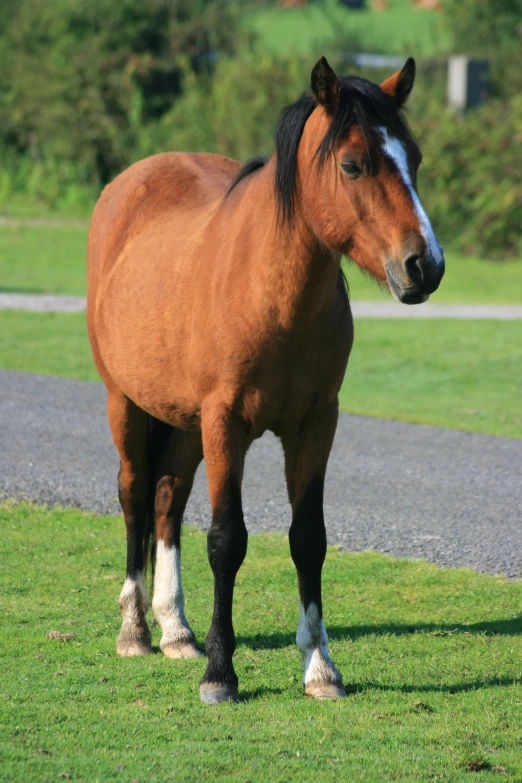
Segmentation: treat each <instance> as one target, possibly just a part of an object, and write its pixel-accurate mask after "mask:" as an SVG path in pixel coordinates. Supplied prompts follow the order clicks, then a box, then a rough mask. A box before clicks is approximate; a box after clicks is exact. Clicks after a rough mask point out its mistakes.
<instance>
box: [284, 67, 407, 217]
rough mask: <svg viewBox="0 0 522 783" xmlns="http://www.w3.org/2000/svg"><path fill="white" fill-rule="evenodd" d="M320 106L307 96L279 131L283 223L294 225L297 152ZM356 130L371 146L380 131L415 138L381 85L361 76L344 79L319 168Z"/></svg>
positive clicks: (286, 114)
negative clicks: (305, 129) (307, 127)
mask: <svg viewBox="0 0 522 783" xmlns="http://www.w3.org/2000/svg"><path fill="white" fill-rule="evenodd" d="M316 106H317V104H316V102H315V99H314V98H313V97H311V96H308V95H303V96H302V97H301V98H300V99H299V100H298V101H297V102H296V103H294V104H292V105H291V106H288V107H287V108H286V109H284V110H283V112H282V113H281V115H280V118H279V121H278V124H277V127H276V132H275V148H276V156H277V161H276V177H275V190H276V200H277V208H278V215H279V220H280V222H281V223H290V222H291V220H292V217H293V214H294V206H295V190H296V173H297V152H298V148H299V143H300V141H301V137H302V135H303V131H304V128H305V125H306V122H307V120H308V119H309V117H310V115H311V114H312V112H313V111H314V109H315V108H316ZM355 126H358V127H359V128H360V130H361V132H362V134H363V136H364V137H365V138H366V140H367V142H368V144H370V143H371V142H370V139H371V131H372V130H374V129H375V128H376V127H379V128H385V129H386V130H387V132H388V133H389V134H390V135H391V136H394V137H396V138H398V139H400V140H402V141H407V140H408V139H410V138H411V131H410V129H409V127H408V124H407V122H406V120H405V119H404V117H403V116H402V115H401V113H400V112H399V111H398V110H397V108H396V105H395V103H394V101H393V99H392V98H391V97H390V96H389V95H387V94H386V93H385V92H384V91H383V90H382V89H381V88H380V87H379V85H377V84H374V83H373V82H370V81H368V80H367V79H362V78H360V77H358V76H340V77H339V100H338V103H337V106H336V108H335V110H334V112H333V113H332V115H331V122H330V125H329V127H328V130H327V131H326V133H325V135H324V137H323V138H322V139H321V140H320V141H319V143H318V146H317V149H316V153H315V158H316V162H317V164H318V166H319V167H322V166H324V164H325V163H326V160H327V159H328V157H329V156H330V155H331V154H332V153H333V151H334V150H335V149H336V147H337V146H338V145H339V144H341V143H342V142H343V141H344V140H345V139H346V137H347V136H348V134H349V133H350V131H351V130H352V128H354V127H355Z"/></svg>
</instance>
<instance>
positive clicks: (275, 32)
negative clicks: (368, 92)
mask: <svg viewBox="0 0 522 783" xmlns="http://www.w3.org/2000/svg"><path fill="white" fill-rule="evenodd" d="M366 6H367V7H366V8H365V9H364V10H359V11H354V10H349V9H347V8H343V7H341V6H340V4H339V2H338V0H322V1H321V2H311V3H310V4H309V5H307V6H305V7H302V8H292V9H287V10H283V9H281V8H277V7H273V6H272V7H268V8H264V9H260V10H257V11H252V12H250V14H248V15H247V16H246V18H245V26H246V27H247V29H250V30H252V31H253V32H254V33H255V34H256V35H257V38H258V41H257V45H258V46H259V48H261V49H262V51H264V52H266V51H268V52H272V53H274V54H279V55H281V56H283V55H284V56H288V55H291V54H294V55H297V54H302V55H310V56H312V55H313V56H318V55H317V53H318V52H319V54H320V53H321V52H320V51H319V50H320V49H321V47H322V49H323V50H325V53H327V52H328V51H330V49H329V48H328V47H330V48H331V47H332V46H334V47H335V48H336V49H339V48H341V49H344V50H345V51H346V52H354V51H356V52H372V53H376V54H397V55H404V54H406V55H409V54H412V53H415V55H416V56H417V57H432V56H433V55H437V54H440V53H443V52H445V51H447V50H448V48H449V45H450V35H449V31H448V30H447V29H445V28H444V26H443V24H442V17H441V15H440V14H437V13H434V12H433V11H430V10H427V9H421V8H415V7H414V6H413V4H412V2H411V1H410V0H390V2H389V8H388V9H386V10H384V11H380V12H379V13H377V12H376V11H374V10H373V9H372V8H371V7H370V3H369V2H367V3H366ZM325 47H326V49H325Z"/></svg>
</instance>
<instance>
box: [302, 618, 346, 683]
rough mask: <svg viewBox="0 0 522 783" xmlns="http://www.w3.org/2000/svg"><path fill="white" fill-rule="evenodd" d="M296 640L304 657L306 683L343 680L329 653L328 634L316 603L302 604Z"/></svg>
mask: <svg viewBox="0 0 522 783" xmlns="http://www.w3.org/2000/svg"><path fill="white" fill-rule="evenodd" d="M296 642H297V646H298V647H299V649H300V650H301V656H302V659H303V665H304V679H303V683H304V684H305V685H308V683H310V682H324V683H335V682H341V675H340V674H339V672H338V670H337V669H336V668H335V666H334V664H333V662H332V659H331V658H330V656H329V654H328V636H327V635H326V629H325V627H324V623H323V621H322V620H321V618H320V617H319V612H318V610H317V606H316V605H315V604H314V603H311V604H310V605H309V606H308V608H307V609H305V608H304V606H303V605H302V604H301V607H300V610H299V626H298V628H297V636H296Z"/></svg>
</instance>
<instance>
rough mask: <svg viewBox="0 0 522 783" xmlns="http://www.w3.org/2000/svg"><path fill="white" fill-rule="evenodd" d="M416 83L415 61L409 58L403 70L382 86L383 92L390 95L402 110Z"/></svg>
mask: <svg viewBox="0 0 522 783" xmlns="http://www.w3.org/2000/svg"><path fill="white" fill-rule="evenodd" d="M414 81H415V60H414V59H413V57H408V59H407V60H406V62H405V63H404V65H403V67H402V69H401V70H400V71H398V72H397V73H394V74H393V76H390V78H389V79H386V81H385V82H383V83H382V84H381V90H384V92H386V93H388V95H390V96H391V97H392V98H393V100H394V101H395V103H396V104H397V108H399V109H401V108H402V107H403V106H404V104H405V103H406V101H407V100H408V98H409V95H410V92H411V91H412V88H413V82H414Z"/></svg>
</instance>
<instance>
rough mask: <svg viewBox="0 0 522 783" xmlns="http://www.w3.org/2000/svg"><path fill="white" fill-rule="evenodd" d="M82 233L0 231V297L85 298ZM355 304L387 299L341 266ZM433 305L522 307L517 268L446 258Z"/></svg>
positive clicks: (520, 268) (520, 267)
mask: <svg viewBox="0 0 522 783" xmlns="http://www.w3.org/2000/svg"><path fill="white" fill-rule="evenodd" d="M86 243H87V228H86V227H85V226H84V227H80V226H76V227H75V226H73V225H63V226H27V225H16V226H1V227H0V291H25V292H28V293H31V292H34V293H56V294H76V295H82V294H84V293H85V285H86V283H85V248H86ZM346 270H347V275H348V280H349V283H350V290H351V296H352V299H353V300H354V301H356V300H371V299H389V294H388V293H387V292H385V291H381V289H380V288H379V287H378V285H377V284H376V283H374V282H373V281H372V280H370V279H369V278H368V277H366V276H364V275H363V274H362V273H361V272H360V270H359V268H358V267H357V266H356V265H355V264H353V263H348V264H347V265H346ZM431 301H433V302H439V303H441V304H442V303H451V304H454V303H463V304H488V303H489V304H522V262H521V261H520V260H516V261H506V262H503V263H500V262H495V263H493V262H491V261H482V260H480V259H476V258H466V257H465V256H461V255H459V254H456V253H451V252H449V253H447V264H446V274H445V276H444V280H443V281H442V284H441V287H440V289H439V291H437V292H436V293H435V294H434V295H433V297H432V300H431Z"/></svg>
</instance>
